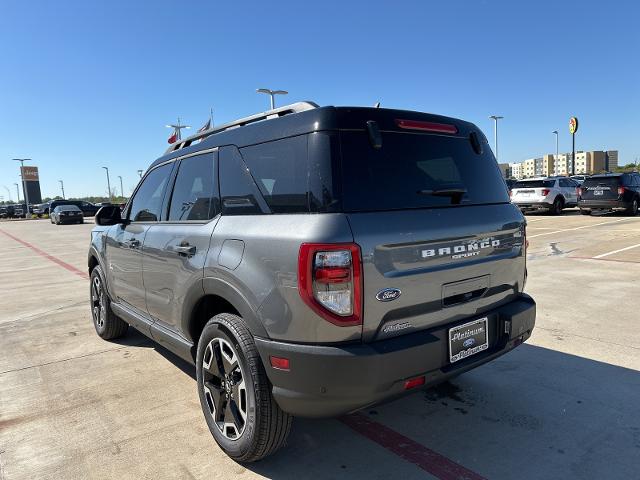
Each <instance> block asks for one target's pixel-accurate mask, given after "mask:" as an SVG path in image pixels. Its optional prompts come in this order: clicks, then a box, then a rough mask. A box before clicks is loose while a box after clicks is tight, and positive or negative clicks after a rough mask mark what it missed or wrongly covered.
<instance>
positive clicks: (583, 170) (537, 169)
mask: <svg viewBox="0 0 640 480" xmlns="http://www.w3.org/2000/svg"><path fill="white" fill-rule="evenodd" d="M571 163H572V162H571V153H561V154H560V155H558V158H555V155H551V154H547V155H544V156H543V157H542V158H529V159H527V160H524V161H522V162H520V163H510V164H509V169H510V172H511V176H512V177H515V178H518V179H520V178H531V177H544V176H552V175H571V174H572V172H571ZM617 166H618V151H617V150H608V151H606V152H604V151H602V150H593V151H590V152H584V151H578V152H576V165H575V173H576V175H578V174H582V175H593V174H594V173H602V172H606V171H612V170H613V169H615V168H616V167H617Z"/></svg>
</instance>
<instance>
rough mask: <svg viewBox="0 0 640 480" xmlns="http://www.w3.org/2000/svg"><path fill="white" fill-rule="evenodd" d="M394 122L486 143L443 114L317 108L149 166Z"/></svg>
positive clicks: (220, 136) (221, 136) (207, 141)
mask: <svg viewBox="0 0 640 480" xmlns="http://www.w3.org/2000/svg"><path fill="white" fill-rule="evenodd" d="M396 119H403V120H419V121H426V122H434V123H445V124H449V125H455V126H456V127H457V129H458V133H457V135H458V136H468V135H469V133H470V132H471V131H477V132H478V133H480V134H481V135H480V136H481V137H482V138H483V140H484V141H485V142H486V137H484V135H483V134H482V132H481V131H480V130H479V129H478V128H477V127H476V126H475V125H473V124H472V123H469V122H465V121H463V120H459V119H456V118H451V117H445V116H442V115H434V114H431V113H422V112H414V111H410V110H394V109H387V108H373V107H318V108H313V109H311V110H306V111H303V112H299V113H291V114H288V115H284V116H281V117H279V118H272V119H268V120H263V121H259V122H255V123H250V124H248V125H244V126H241V127H237V128H230V129H227V130H224V131H221V132H218V133H213V134H211V135H209V136H207V137H205V138H204V139H203V140H202V141H200V142H198V143H196V144H194V145H190V146H188V147H184V148H180V149H178V150H175V151H171V152H169V153H166V154H165V155H163V156H162V157H160V158H158V159H157V160H156V161H155V162H153V164H152V165H151V167H153V166H155V165H157V164H159V163H163V162H166V161H168V160H171V159H172V158H176V157H181V156H184V155H188V154H190V153H196V152H198V151H200V150H206V149H210V148H214V147H220V146H223V145H235V146H237V147H238V148H242V147H246V146H248V145H255V144H257V143H263V142H268V141H271V140H277V139H280V138H286V137H293V136H296V135H302V134H306V133H311V132H317V131H322V130H345V129H349V130H354V129H355V130H364V129H365V128H366V122H367V121H368V120H375V121H376V122H377V123H378V127H379V128H380V130H383V131H385V130H387V131H388V130H395V131H398V130H399V128H398V126H397V125H396V122H395V120H396Z"/></svg>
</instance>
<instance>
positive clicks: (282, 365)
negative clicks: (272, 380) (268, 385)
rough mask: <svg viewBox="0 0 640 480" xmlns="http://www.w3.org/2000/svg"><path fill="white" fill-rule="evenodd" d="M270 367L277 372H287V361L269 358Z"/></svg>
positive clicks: (280, 358) (279, 358) (286, 359)
mask: <svg viewBox="0 0 640 480" xmlns="http://www.w3.org/2000/svg"><path fill="white" fill-rule="evenodd" d="M270 360H271V366H272V367H273V368H277V369H278V370H289V359H288V358H283V357H270Z"/></svg>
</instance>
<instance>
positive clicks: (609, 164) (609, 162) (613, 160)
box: [606, 150, 618, 171]
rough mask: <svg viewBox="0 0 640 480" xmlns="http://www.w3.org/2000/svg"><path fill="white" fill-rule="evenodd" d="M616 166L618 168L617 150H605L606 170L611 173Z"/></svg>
mask: <svg viewBox="0 0 640 480" xmlns="http://www.w3.org/2000/svg"><path fill="white" fill-rule="evenodd" d="M617 166H618V151H617V150H607V154H606V168H607V170H609V171H612V170H613V169H614V168H616V167H617Z"/></svg>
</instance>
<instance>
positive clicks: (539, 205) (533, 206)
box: [513, 202, 553, 210]
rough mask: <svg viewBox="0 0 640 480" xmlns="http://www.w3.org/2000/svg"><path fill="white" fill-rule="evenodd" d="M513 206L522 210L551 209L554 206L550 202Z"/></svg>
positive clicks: (521, 203)
mask: <svg viewBox="0 0 640 480" xmlns="http://www.w3.org/2000/svg"><path fill="white" fill-rule="evenodd" d="M513 204H514V205H515V206H516V207H518V208H519V209H520V210H537V209H541V208H544V209H550V208H551V206H552V205H553V204H551V203H549V202H513Z"/></svg>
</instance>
